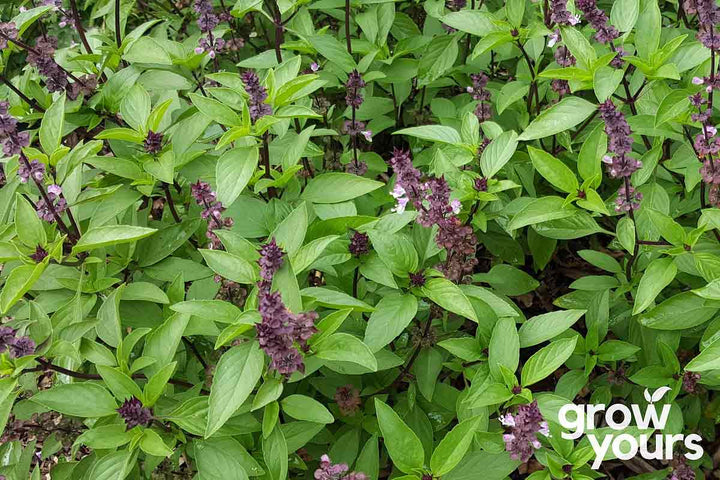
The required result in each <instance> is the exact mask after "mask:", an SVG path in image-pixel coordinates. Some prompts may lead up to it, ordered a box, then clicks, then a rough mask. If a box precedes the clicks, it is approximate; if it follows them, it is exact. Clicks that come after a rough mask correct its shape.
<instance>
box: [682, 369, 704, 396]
mask: <svg viewBox="0 0 720 480" xmlns="http://www.w3.org/2000/svg"><path fill="white" fill-rule="evenodd" d="M699 381H700V374H699V373H696V372H685V373H684V374H683V377H682V388H683V390H685V391H686V392H688V393H697V384H698V382H699Z"/></svg>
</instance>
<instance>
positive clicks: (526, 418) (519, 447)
mask: <svg viewBox="0 0 720 480" xmlns="http://www.w3.org/2000/svg"><path fill="white" fill-rule="evenodd" d="M500 421H501V423H502V424H503V425H504V426H505V427H506V428H508V429H509V432H508V433H506V434H504V435H503V441H504V442H505V450H507V451H508V452H510V458H512V459H513V460H519V461H521V462H523V463H525V462H527V461H528V460H530V457H532V456H533V454H534V453H535V450H537V449H538V448H540V447H541V446H542V444H541V443H540V441H539V440H538V437H537V435H538V434H540V435H543V436H545V437H547V436H549V435H550V431H549V429H548V425H547V422H545V420H544V419H543V417H542V415H541V414H540V409H539V408H538V405H537V400H533V402H532V403H528V404H525V405H520V406H519V407H518V412H517V413H516V414H515V415H511V414H510V413H508V414H505V415H503V416H502V417H501V418H500Z"/></svg>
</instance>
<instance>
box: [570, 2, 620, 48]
mask: <svg viewBox="0 0 720 480" xmlns="http://www.w3.org/2000/svg"><path fill="white" fill-rule="evenodd" d="M575 6H576V7H577V8H578V9H579V10H580V11H582V12H583V14H584V15H585V19H586V20H587V21H588V22H589V23H590V25H591V26H592V27H593V28H594V29H595V39H596V40H597V41H598V42H600V43H610V42H612V41H613V40H615V39H616V38H618V37H619V36H620V32H618V30H617V28H615V27H614V26H612V25H610V24H609V22H608V16H607V15H606V14H605V12H603V11H602V10H600V9H599V8H597V4H596V1H595V0H576V1H575Z"/></svg>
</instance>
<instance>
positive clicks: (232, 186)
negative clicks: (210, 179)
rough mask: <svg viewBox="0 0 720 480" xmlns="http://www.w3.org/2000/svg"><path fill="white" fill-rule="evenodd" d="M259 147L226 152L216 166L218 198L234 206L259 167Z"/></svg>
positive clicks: (239, 148) (225, 203)
mask: <svg viewBox="0 0 720 480" xmlns="http://www.w3.org/2000/svg"><path fill="white" fill-rule="evenodd" d="M258 157H259V154H258V147H256V146H252V147H237V148H233V149H232V150H228V151H227V152H225V153H224V154H223V155H222V156H221V157H220V158H219V159H218V161H217V164H216V165H215V178H216V179H217V197H218V201H220V202H221V203H222V204H223V205H232V204H233V203H234V202H235V200H237V197H238V196H240V194H241V193H242V191H243V190H244V189H245V187H246V186H247V184H248V182H249V181H250V179H251V178H252V176H253V174H254V173H255V169H256V168H257V165H258Z"/></svg>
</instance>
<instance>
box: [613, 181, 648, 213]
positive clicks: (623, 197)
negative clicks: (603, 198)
mask: <svg viewBox="0 0 720 480" xmlns="http://www.w3.org/2000/svg"><path fill="white" fill-rule="evenodd" d="M628 190H629V191H626V189H625V185H623V186H621V187H620V188H619V189H618V194H617V198H616V199H615V211H616V212H629V211H630V210H637V209H638V208H640V201H641V200H642V198H643V195H642V193H640V192H636V191H635V188H633V187H632V186H630V187H629V189H628Z"/></svg>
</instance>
